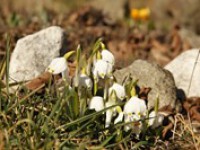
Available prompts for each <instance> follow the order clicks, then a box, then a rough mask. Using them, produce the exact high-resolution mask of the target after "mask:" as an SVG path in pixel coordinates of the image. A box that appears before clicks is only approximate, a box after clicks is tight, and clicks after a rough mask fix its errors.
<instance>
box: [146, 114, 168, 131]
mask: <svg viewBox="0 0 200 150" xmlns="http://www.w3.org/2000/svg"><path fill="white" fill-rule="evenodd" d="M164 117H165V116H164V115H163V114H159V113H156V112H155V111H152V112H151V113H150V114H149V126H151V127H152V128H153V129H154V128H157V127H159V126H161V125H162V123H163V120H164Z"/></svg>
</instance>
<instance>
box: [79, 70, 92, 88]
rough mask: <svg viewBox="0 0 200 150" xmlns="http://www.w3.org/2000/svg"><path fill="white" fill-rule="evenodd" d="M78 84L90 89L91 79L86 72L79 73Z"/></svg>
mask: <svg viewBox="0 0 200 150" xmlns="http://www.w3.org/2000/svg"><path fill="white" fill-rule="evenodd" d="M79 86H80V87H84V88H88V89H91V88H92V86H93V84H92V80H91V79H90V77H88V76H87V75H86V74H81V75H80V76H79Z"/></svg>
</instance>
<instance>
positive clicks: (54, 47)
mask: <svg viewBox="0 0 200 150" xmlns="http://www.w3.org/2000/svg"><path fill="white" fill-rule="evenodd" d="M64 38H65V34H64V31H63V30H62V29H61V28H60V27H57V26H52V27H49V28H46V29H44V30H41V31H39V32H37V33H34V34H32V35H28V36H26V37H24V38H22V39H19V40H18V41H17V45H16V47H15V49H14V51H13V53H12V56H11V60H10V68H9V74H10V81H11V82H13V81H14V82H16V81H25V80H30V79H33V78H35V77H37V76H38V75H40V74H41V73H42V72H44V71H45V68H46V67H47V66H48V65H49V63H50V62H51V61H52V59H53V58H55V57H57V56H59V55H60V50H61V49H63V48H64V46H63V45H64Z"/></svg>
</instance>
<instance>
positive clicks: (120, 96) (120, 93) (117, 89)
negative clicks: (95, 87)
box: [109, 83, 126, 100]
mask: <svg viewBox="0 0 200 150" xmlns="http://www.w3.org/2000/svg"><path fill="white" fill-rule="evenodd" d="M113 90H114V91H115V92H116V96H117V98H118V99H120V100H123V99H124V98H125V97H126V92H125V88H124V86H122V85H120V84H118V83H114V84H113V85H112V86H111V87H110V88H109V95H110V94H111V93H112V91H113Z"/></svg>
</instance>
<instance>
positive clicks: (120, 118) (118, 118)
mask: <svg viewBox="0 0 200 150" xmlns="http://www.w3.org/2000/svg"><path fill="white" fill-rule="evenodd" d="M123 117H124V113H123V112H120V113H119V114H118V116H117V118H116V119H115V121H114V124H117V123H119V122H122V120H123Z"/></svg>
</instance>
